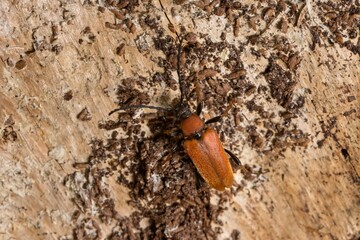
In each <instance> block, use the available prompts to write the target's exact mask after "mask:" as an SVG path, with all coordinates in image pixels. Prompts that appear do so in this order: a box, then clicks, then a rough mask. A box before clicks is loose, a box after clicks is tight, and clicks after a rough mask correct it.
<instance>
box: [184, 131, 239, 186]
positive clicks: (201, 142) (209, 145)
mask: <svg viewBox="0 0 360 240" xmlns="http://www.w3.org/2000/svg"><path fill="white" fill-rule="evenodd" d="M184 148H185V151H186V153H187V154H188V155H189V157H190V158H191V160H192V161H193V163H194V164H195V166H196V168H197V170H198V172H199V173H200V175H201V176H202V177H203V178H204V180H205V181H206V182H207V183H208V184H209V185H210V186H211V187H213V188H215V189H217V190H220V191H223V190H224V189H225V187H230V186H231V185H232V183H233V180H234V175H233V170H232V167H231V165H230V161H229V159H228V157H227V155H226V153H225V151H224V148H223V146H222V144H221V142H220V139H219V136H218V134H217V132H216V131H215V130H214V129H212V128H208V129H206V130H205V132H204V133H203V134H202V136H201V138H200V139H190V140H185V141H184Z"/></svg>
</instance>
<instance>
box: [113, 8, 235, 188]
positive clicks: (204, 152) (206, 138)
mask: <svg viewBox="0 0 360 240" xmlns="http://www.w3.org/2000/svg"><path fill="white" fill-rule="evenodd" d="M160 4H161V2H160ZM162 7H163V6H162ZM165 15H166V13H165ZM166 17H167V19H168V20H169V18H168V16H167V15H166ZM169 21H170V20H169ZM170 23H171V22H170ZM176 35H177V36H178V34H176ZM178 39H180V37H179V36H178ZM179 42H180V43H179V48H178V57H177V75H178V78H179V85H180V93H181V95H180V96H181V98H180V103H179V105H178V106H177V107H175V108H163V107H156V106H147V105H128V106H123V107H120V108H117V109H115V110H113V111H111V112H110V113H109V115H111V114H113V113H114V112H117V111H120V110H126V109H132V108H150V109H156V110H163V111H171V110H174V111H176V113H177V118H178V119H179V120H180V129H181V131H182V134H183V136H184V141H183V146H184V149H185V152H186V153H187V154H188V155H189V157H190V158H191V160H192V162H193V163H194V164H195V167H196V168H197V170H198V172H199V173H200V175H201V176H202V178H203V179H204V180H205V181H206V182H207V183H208V184H209V185H210V186H211V187H213V188H215V189H217V190H220V191H223V190H224V189H225V188H227V187H231V185H232V183H233V180H234V175H233V170H232V167H231V164H230V161H229V158H228V156H227V154H226V153H228V154H229V155H230V157H231V158H232V159H233V160H234V161H235V162H236V163H237V164H238V165H241V162H240V160H239V159H238V158H237V157H236V156H235V155H234V154H233V153H231V152H230V151H229V150H226V149H224V148H223V146H222V143H221V142H220V139H219V135H218V134H217V132H216V131H215V130H214V129H213V128H211V127H207V126H206V125H207V124H209V123H213V122H217V121H219V120H220V119H221V116H217V117H214V118H211V119H209V120H207V121H206V122H204V121H203V120H201V118H200V117H199V115H200V113H201V111H202V103H201V102H200V103H199V104H198V106H197V109H196V113H192V112H191V111H190V107H189V105H188V104H187V102H186V101H185V99H184V96H185V94H184V82H183V80H182V78H181V74H180V53H181V45H182V38H181V39H180V41H179Z"/></svg>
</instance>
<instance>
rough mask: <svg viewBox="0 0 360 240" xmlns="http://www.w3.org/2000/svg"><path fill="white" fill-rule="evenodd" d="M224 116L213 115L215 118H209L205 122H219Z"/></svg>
mask: <svg viewBox="0 0 360 240" xmlns="http://www.w3.org/2000/svg"><path fill="white" fill-rule="evenodd" d="M221 118H222V116H221V115H220V116H216V117H213V118H210V119H209V120H207V121H206V122H205V124H209V123H214V122H219V121H220V120H221Z"/></svg>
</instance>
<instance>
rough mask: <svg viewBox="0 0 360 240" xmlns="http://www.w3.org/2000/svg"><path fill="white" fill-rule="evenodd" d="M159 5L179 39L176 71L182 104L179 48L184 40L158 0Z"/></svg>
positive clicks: (182, 90)
mask: <svg viewBox="0 0 360 240" xmlns="http://www.w3.org/2000/svg"><path fill="white" fill-rule="evenodd" d="M159 3H160V6H161V8H162V10H163V12H164V15H165V17H166V19H167V20H168V22H169V28H170V31H172V32H174V33H175V34H176V37H177V39H178V40H179V46H178V55H177V64H176V68H177V69H176V73H177V75H178V81H179V87H180V103H181V104H183V103H184V95H185V93H184V87H185V86H184V82H183V79H182V78H181V71H180V59H181V49H182V42H183V40H184V38H183V37H180V35H179V34H178V32H177V31H176V29H175V27H174V24H173V23H172V22H171V20H170V18H169V16H168V15H167V13H166V10H165V7H164V5H163V4H162V2H161V0H159Z"/></svg>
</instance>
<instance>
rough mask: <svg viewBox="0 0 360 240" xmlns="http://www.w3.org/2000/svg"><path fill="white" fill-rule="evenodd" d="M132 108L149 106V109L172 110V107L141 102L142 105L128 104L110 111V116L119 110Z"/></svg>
mask: <svg viewBox="0 0 360 240" xmlns="http://www.w3.org/2000/svg"><path fill="white" fill-rule="evenodd" d="M132 108H149V109H156V110H161V111H170V110H171V109H170V108H164V107H157V106H147V105H141V104H140V105H128V106H124V107H119V108H116V109H114V110H112V111H111V112H109V116H110V115H111V114H113V113H115V112H118V111H121V110H127V109H132Z"/></svg>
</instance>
